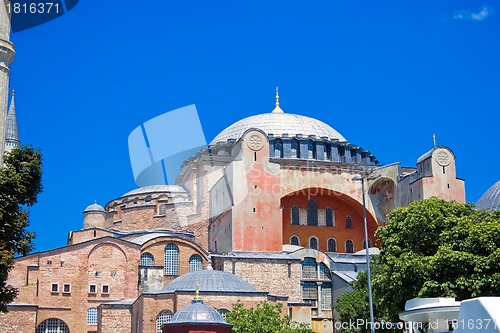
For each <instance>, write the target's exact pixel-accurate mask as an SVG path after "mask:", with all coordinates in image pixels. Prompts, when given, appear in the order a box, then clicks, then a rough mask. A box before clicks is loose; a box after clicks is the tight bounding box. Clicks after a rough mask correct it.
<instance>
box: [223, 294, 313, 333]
mask: <svg viewBox="0 0 500 333" xmlns="http://www.w3.org/2000/svg"><path fill="white" fill-rule="evenodd" d="M281 310H282V305H281V304H276V305H270V304H269V303H267V302H265V301H263V302H260V303H258V304H257V306H256V307H255V308H245V307H244V306H243V304H242V303H240V302H238V303H235V304H233V309H232V311H231V312H228V313H227V314H226V321H227V322H228V323H231V324H233V325H234V327H233V332H234V333H312V330H311V329H310V328H309V327H308V326H307V325H304V324H298V323H296V322H292V321H291V320H290V317H288V316H284V317H282V316H281Z"/></svg>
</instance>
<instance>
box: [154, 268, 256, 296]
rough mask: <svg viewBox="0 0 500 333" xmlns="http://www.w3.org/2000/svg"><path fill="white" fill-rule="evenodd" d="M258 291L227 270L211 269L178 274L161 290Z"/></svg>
mask: <svg viewBox="0 0 500 333" xmlns="http://www.w3.org/2000/svg"><path fill="white" fill-rule="evenodd" d="M197 284H198V289H199V291H202V292H206V291H211V292H213V291H215V292H253V293H255V292H258V291H257V289H255V288H254V287H253V286H252V285H251V284H249V283H248V282H246V281H245V280H243V279H241V278H239V277H237V276H236V275H234V274H231V273H229V272H222V271H217V270H212V269H207V270H202V271H196V272H191V273H187V274H184V275H182V276H179V277H178V278H176V279H175V280H173V281H172V282H170V283H169V284H167V285H166V286H165V287H164V288H163V289H162V291H163V292H175V291H195V290H196V287H197Z"/></svg>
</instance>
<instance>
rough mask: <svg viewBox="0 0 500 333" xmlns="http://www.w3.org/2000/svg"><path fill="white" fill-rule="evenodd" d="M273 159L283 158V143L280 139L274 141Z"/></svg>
mask: <svg viewBox="0 0 500 333" xmlns="http://www.w3.org/2000/svg"><path fill="white" fill-rule="evenodd" d="M274 157H276V158H283V141H281V139H276V140H274Z"/></svg>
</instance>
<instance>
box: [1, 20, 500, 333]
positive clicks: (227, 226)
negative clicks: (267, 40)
mask: <svg viewBox="0 0 500 333" xmlns="http://www.w3.org/2000/svg"><path fill="white" fill-rule="evenodd" d="M0 30H5V29H0ZM0 39H1V40H0V47H1V48H2V49H3V50H4V51H5V52H3V53H0V58H1V59H0V66H3V67H2V68H3V69H4V70H3V71H1V72H0V103H2V104H1V106H2V108H3V111H2V112H3V113H1V112H0V113H1V114H0V117H2V118H0V119H5V121H3V122H2V124H1V126H0V129H1V131H0V137H2V139H4V138H5V143H4V142H1V145H0V146H1V147H2V148H4V149H5V150H7V151H8V150H9V149H12V147H16V146H18V145H19V144H20V139H19V134H18V131H17V120H16V109H15V103H14V95H13V94H12V99H11V102H10V107H9V109H8V111H7V104H8V103H7V100H8V96H9V92H8V87H9V85H8V76H9V71H8V68H9V65H10V63H11V62H12V59H13V54H14V51H13V50H14V48H13V45H12V44H11V43H10V42H9V36H8V33H7V34H5V33H3V34H1V35H0ZM9 50H11V51H12V52H10V53H9V52H8V51H9ZM270 105H271V106H272V103H270ZM262 112H263V113H261V114H257V115H252V116H250V117H248V118H245V119H242V120H240V121H237V122H236V123H234V124H232V125H230V126H229V127H227V128H226V129H222V131H221V132H220V133H219V134H218V135H217V136H216V137H215V138H214V139H213V140H212V141H211V142H210V143H209V144H208V145H207V146H206V147H205V148H203V149H201V150H200V151H198V152H197V153H196V154H194V155H193V156H191V157H190V158H188V159H187V160H186V161H185V162H184V163H183V164H182V165H181V168H180V173H179V176H178V177H177V181H176V184H175V185H162V184H158V185H148V186H144V187H139V188H135V189H130V191H129V192H127V193H124V194H120V193H117V197H116V198H110V200H109V202H107V203H106V204H104V205H100V204H98V203H92V204H90V205H89V206H88V207H87V208H86V209H85V210H84V212H83V220H82V229H80V230H74V231H71V232H69V235H68V240H67V245H66V246H64V247H61V248H56V249H52V250H49V251H44V252H37V253H32V254H29V255H27V256H23V257H19V258H17V259H15V266H14V269H13V270H12V271H11V272H10V275H9V278H8V281H7V284H9V285H11V286H13V287H15V288H17V289H18V290H19V294H18V296H17V298H16V299H15V301H14V302H13V303H11V304H9V305H8V310H9V312H8V313H5V314H0V332H36V333H48V332H59V333H68V332H87V333H94V332H133V333H140V332H150V333H159V332H162V327H163V328H167V327H168V326H169V325H171V324H167V323H169V322H170V321H171V320H172V318H173V317H174V318H176V320H179V321H176V323H179V322H180V320H181V318H182V315H183V313H184V314H186V313H189V311H188V310H194V309H195V308H203V311H206V313H205V312H204V313H205V314H206V315H210V316H213V318H214V320H216V321H217V322H218V323H219V324H220V325H221V326H223V327H225V328H224V329H225V330H227V327H229V326H230V325H229V326H228V325H227V324H225V322H224V321H223V320H222V319H221V318H222V317H220V316H219V317H217V316H218V315H217V314H214V313H212V312H210V311H212V310H213V309H216V310H217V311H218V312H217V313H220V314H224V313H226V312H228V311H231V308H232V305H233V304H234V303H236V302H241V303H243V304H244V305H245V306H255V305H256V304H257V303H259V302H261V301H267V302H268V303H271V304H282V305H283V314H287V315H290V317H291V318H292V320H294V321H297V322H301V323H306V324H310V325H311V327H312V329H313V331H314V332H332V331H333V325H332V321H333V320H334V313H333V311H332V305H333V304H334V303H335V300H336V298H337V297H338V295H339V294H341V293H343V292H346V291H348V290H349V288H350V287H349V285H348V283H349V282H351V281H353V280H354V279H355V278H356V276H357V274H358V272H360V271H363V270H366V259H365V251H364V249H365V246H364V244H365V236H364V224H363V193H362V182H364V186H365V188H366V209H367V225H368V234H369V237H368V240H367V242H366V243H368V244H369V247H370V249H369V251H370V253H377V248H376V247H377V244H376V242H375V239H374V233H375V231H376V230H377V228H378V227H380V226H383V225H385V224H386V223H387V214H388V213H389V212H390V211H391V210H393V209H394V208H397V207H402V206H406V205H408V204H409V203H410V202H412V201H414V200H423V199H426V198H430V197H432V196H436V197H439V198H443V199H445V200H456V201H458V202H465V187H464V186H465V185H464V180H462V179H459V178H457V176H456V168H455V155H454V153H453V151H452V150H451V149H450V148H448V147H444V146H434V147H433V148H432V149H431V150H429V151H428V152H421V153H423V154H422V155H421V156H420V157H418V156H417V155H416V158H415V160H416V165H415V166H412V167H406V166H402V165H400V163H398V162H394V163H391V164H387V165H380V164H379V162H378V160H377V158H376V157H375V156H374V155H373V154H372V153H370V152H369V151H368V150H366V149H364V148H361V147H360V146H358V145H357V144H358V143H352V142H349V141H348V140H347V139H346V138H344V137H343V136H342V135H341V134H340V133H339V132H337V131H336V130H335V129H334V128H332V127H331V126H330V125H328V124H326V123H324V122H322V121H321V120H319V119H314V118H309V117H306V116H301V115H297V114H290V113H287V112H286V111H284V110H283V109H282V108H281V106H280V103H279V96H278V93H276V100H275V107H274V109H272V108H269V110H263V111H262ZM0 153H1V154H3V151H0ZM417 157H418V158H417ZM366 170H370V171H371V174H370V176H369V177H363V178H362V180H361V181H360V180H359V179H358V178H357V177H359V175H360V174H363V173H364V172H366ZM499 193H500V183H497V184H495V185H494V186H493V187H492V188H491V189H490V190H488V191H487V192H486V193H485V196H483V198H481V199H480V201H479V202H478V206H480V208H481V209H491V208H496V207H498V205H499V201H498V200H499V198H500V195H499ZM494 205H496V206H494ZM193 299H194V300H193ZM200 299H203V302H204V304H202V302H201V301H200ZM205 305H206V306H205ZM212 308H213V309H212ZM186 309H187V310H186ZM210 309H212V310H210ZM176 316H177V317H176ZM165 324H167V325H165ZM164 332H167V331H164ZM221 332H222V331H221Z"/></svg>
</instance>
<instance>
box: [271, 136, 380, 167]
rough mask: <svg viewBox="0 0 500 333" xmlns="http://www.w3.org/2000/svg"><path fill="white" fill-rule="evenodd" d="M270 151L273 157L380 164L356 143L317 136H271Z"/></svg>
mask: <svg viewBox="0 0 500 333" xmlns="http://www.w3.org/2000/svg"><path fill="white" fill-rule="evenodd" d="M269 152H270V157H271V158H284V159H303V160H317V161H326V162H334V163H345V164H358V165H359V164H363V165H378V160H377V158H376V157H375V156H373V155H372V154H371V153H370V152H369V151H366V150H364V149H362V148H360V147H358V146H356V145H352V144H348V143H344V142H339V141H338V140H328V139H325V138H321V139H319V140H318V139H316V137H315V136H309V138H307V139H306V138H302V137H299V136H298V135H297V136H296V137H288V136H284V137H281V138H277V137H274V136H270V141H269Z"/></svg>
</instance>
